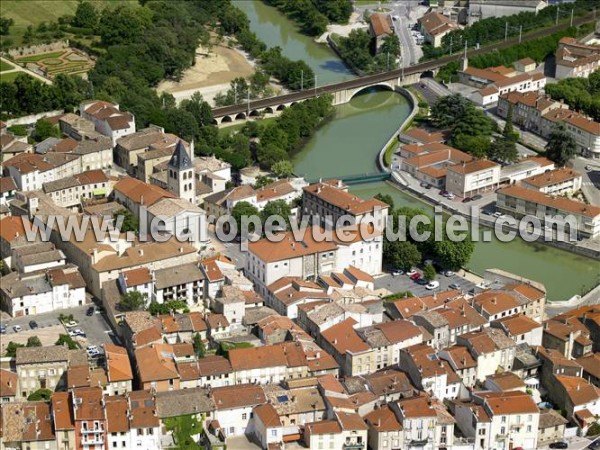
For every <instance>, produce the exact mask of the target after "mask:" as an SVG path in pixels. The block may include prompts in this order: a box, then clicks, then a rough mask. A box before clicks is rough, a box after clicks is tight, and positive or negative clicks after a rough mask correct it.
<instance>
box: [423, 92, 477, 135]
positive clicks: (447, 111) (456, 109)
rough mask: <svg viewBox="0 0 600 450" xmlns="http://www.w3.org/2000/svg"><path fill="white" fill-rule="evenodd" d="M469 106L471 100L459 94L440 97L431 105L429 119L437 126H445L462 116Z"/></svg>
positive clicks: (470, 106) (470, 105) (450, 124)
mask: <svg viewBox="0 0 600 450" xmlns="http://www.w3.org/2000/svg"><path fill="white" fill-rule="evenodd" d="M471 108H474V106H473V105H472V103H471V102H469V100H467V99H466V98H465V97H463V96H462V95H460V94H452V95H448V96H446V97H441V98H440V99H439V100H438V101H437V102H436V103H435V104H434V105H433V106H432V107H431V120H432V121H433V123H434V124H435V125H436V126H437V127H438V128H447V127H450V126H452V125H454V124H455V123H456V121H457V120H459V119H460V118H462V117H464V116H465V115H466V113H467V111H469V110H470V109H471Z"/></svg>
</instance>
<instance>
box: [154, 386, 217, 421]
mask: <svg viewBox="0 0 600 450" xmlns="http://www.w3.org/2000/svg"><path fill="white" fill-rule="evenodd" d="M155 401H156V412H157V414H158V417H160V418H161V419H162V418H165V417H177V416H185V415H189V414H201V413H208V412H212V411H215V403H214V402H213V400H212V399H211V398H210V394H209V390H208V389H204V388H192V389H181V390H176V391H167V392H157V393H156V398H155Z"/></svg>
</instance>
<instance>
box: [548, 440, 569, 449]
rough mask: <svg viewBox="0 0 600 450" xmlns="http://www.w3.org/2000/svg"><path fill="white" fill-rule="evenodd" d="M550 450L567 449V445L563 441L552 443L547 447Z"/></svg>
mask: <svg viewBox="0 0 600 450" xmlns="http://www.w3.org/2000/svg"><path fill="white" fill-rule="evenodd" d="M549 447H550V448H569V444H567V443H566V442H563V441H559V442H553V443H552V444H550V445H549Z"/></svg>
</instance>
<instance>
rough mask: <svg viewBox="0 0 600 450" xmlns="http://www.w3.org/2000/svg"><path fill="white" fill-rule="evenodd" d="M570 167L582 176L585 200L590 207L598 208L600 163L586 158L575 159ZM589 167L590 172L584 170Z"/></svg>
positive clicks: (599, 201) (599, 199)
mask: <svg viewBox="0 0 600 450" xmlns="http://www.w3.org/2000/svg"><path fill="white" fill-rule="evenodd" d="M570 165H571V167H573V169H575V170H576V171H577V172H579V173H581V174H582V175H583V186H582V187H581V190H582V191H583V193H584V195H585V198H586V199H588V201H589V202H590V203H591V204H592V205H596V206H600V161H593V160H590V159H586V158H581V157H578V158H575V159H574V160H572V161H571V163H570ZM586 167H590V169H591V170H586V169H585V168H586Z"/></svg>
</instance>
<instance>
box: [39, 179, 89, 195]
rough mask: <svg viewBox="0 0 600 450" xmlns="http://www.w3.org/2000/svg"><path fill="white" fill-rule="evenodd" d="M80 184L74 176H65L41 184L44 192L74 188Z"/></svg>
mask: <svg viewBox="0 0 600 450" xmlns="http://www.w3.org/2000/svg"><path fill="white" fill-rule="evenodd" d="M79 185H81V183H80V182H79V180H78V179H77V178H75V177H65V178H61V179H59V180H56V181H48V182H46V183H44V184H43V185H42V188H43V190H44V192H45V193H46V194H49V193H50V192H56V191H61V190H63V189H69V188H74V187H77V186H79Z"/></svg>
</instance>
